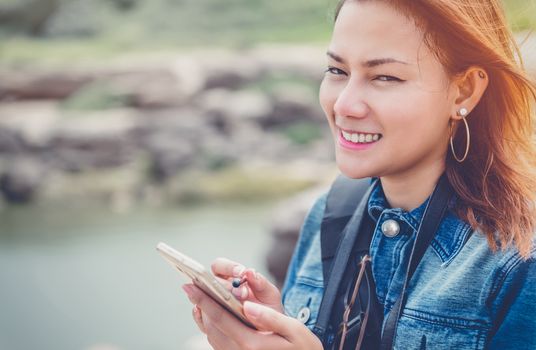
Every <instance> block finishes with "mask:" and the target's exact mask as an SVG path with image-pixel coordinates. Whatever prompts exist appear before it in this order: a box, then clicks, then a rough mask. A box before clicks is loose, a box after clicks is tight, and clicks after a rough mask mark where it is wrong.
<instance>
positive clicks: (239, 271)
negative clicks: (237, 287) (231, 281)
mask: <svg viewBox="0 0 536 350" xmlns="http://www.w3.org/2000/svg"><path fill="white" fill-rule="evenodd" d="M245 269H246V268H245V267H244V266H242V265H236V266H235V267H234V268H233V276H234V277H240V275H241V274H242V272H244V270H245Z"/></svg>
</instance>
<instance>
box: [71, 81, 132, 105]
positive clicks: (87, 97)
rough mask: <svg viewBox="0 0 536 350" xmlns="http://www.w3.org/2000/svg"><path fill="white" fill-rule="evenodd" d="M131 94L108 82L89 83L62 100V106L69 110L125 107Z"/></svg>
mask: <svg viewBox="0 0 536 350" xmlns="http://www.w3.org/2000/svg"><path fill="white" fill-rule="evenodd" d="M129 100H130V99H129V96H127V95H125V94H123V93H121V92H120V91H117V89H114V88H113V87H112V86H110V85H109V84H108V83H105V82H95V83H91V84H87V85H85V86H83V87H82V88H80V89H79V90H78V91H76V92H75V93H74V94H73V95H71V96H69V97H68V98H67V99H65V100H64V101H62V103H61V107H62V108H64V109H68V110H103V109H110V108H119V107H124V106H127V105H128V104H129V102H130V101H129Z"/></svg>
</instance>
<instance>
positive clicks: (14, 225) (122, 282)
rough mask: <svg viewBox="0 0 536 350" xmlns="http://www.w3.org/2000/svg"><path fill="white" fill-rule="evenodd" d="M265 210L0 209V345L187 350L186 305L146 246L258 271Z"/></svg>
mask: <svg viewBox="0 0 536 350" xmlns="http://www.w3.org/2000/svg"><path fill="white" fill-rule="evenodd" d="M272 208H273V205H272V204H269V203H268V204H259V205H225V206H223V205H220V206H218V205H210V206H204V207H199V208H186V209H184V208H172V209H170V208H168V209H154V208H153V209H136V210H134V211H132V212H129V213H127V214H114V213H111V212H108V211H107V210H105V209H103V208H98V207H95V206H90V207H84V206H83V205H74V206H69V207H66V208H61V209H59V208H57V207H40V208H37V207H33V208H32V207H30V208H22V207H21V208H8V209H4V210H3V211H0V283H1V287H0V349H1V350H33V349H39V350H46V349H51V350H63V349H65V350H74V349H81V350H89V349H92V350H93V349H151V350H152V349H155V350H156V349H188V348H189V347H188V346H187V345H186V343H187V342H188V339H191V338H192V337H193V336H195V335H196V334H198V331H197V328H196V326H195V324H194V323H193V321H192V319H191V305H190V303H189V301H188V300H187V298H186V296H185V295H184V293H183V292H182V290H181V289H180V286H181V284H182V282H183V280H182V278H181V276H180V275H179V274H178V273H177V272H175V271H174V270H173V269H172V268H171V267H170V266H169V265H168V264H167V263H166V262H165V261H164V260H163V259H162V258H161V257H160V255H159V254H157V253H156V251H155V245H156V244H157V243H158V242H159V241H163V242H166V243H168V244H170V245H171V246H173V247H175V248H177V249H179V250H182V251H183V252H184V253H186V254H188V255H190V256H192V257H194V258H196V259H197V260H199V261H200V262H201V263H203V264H205V265H206V266H208V264H209V263H210V262H211V261H212V260H213V259H214V258H215V257H218V256H226V257H229V258H231V259H234V260H237V261H240V262H243V263H244V264H246V265H247V266H253V267H256V268H257V269H258V270H259V271H261V272H265V271H264V256H265V250H266V249H267V247H268V242H269V235H268V223H269V219H270V214H271V210H272Z"/></svg>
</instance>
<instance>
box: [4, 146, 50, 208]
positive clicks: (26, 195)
mask: <svg viewBox="0 0 536 350" xmlns="http://www.w3.org/2000/svg"><path fill="white" fill-rule="evenodd" d="M45 173H46V168H45V167H44V165H43V164H42V163H40V162H39V161H37V160H35V159H33V158H31V157H28V156H25V157H24V158H16V159H10V160H9V162H7V167H6V168H5V169H4V170H2V172H1V174H0V192H1V193H2V195H3V196H4V198H5V200H6V201H7V202H8V203H27V202H29V201H31V200H32V199H33V198H34V197H35V196H36V194H37V191H38V190H39V188H40V187H41V185H42V183H43V182H44V181H45V179H44V175H45Z"/></svg>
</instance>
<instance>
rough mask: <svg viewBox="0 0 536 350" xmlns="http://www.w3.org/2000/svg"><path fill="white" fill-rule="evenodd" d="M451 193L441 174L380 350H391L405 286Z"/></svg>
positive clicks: (388, 317) (443, 212)
mask: <svg viewBox="0 0 536 350" xmlns="http://www.w3.org/2000/svg"><path fill="white" fill-rule="evenodd" d="M452 195H453V190H452V187H451V186H450V183H449V181H448V178H447V175H446V174H443V175H442V176H441V177H440V178H439V182H438V184H437V186H436V188H435V190H434V192H433V193H432V196H431V198H430V200H429V201H428V205H427V206H426V209H425V210H424V214H423V219H422V221H421V224H420V225H419V229H418V230H417V235H416V236H415V242H414V244H413V249H412V250H411V255H410V258H409V264H408V267H407V271H406V278H405V280H404V284H403V286H402V291H401V293H400V296H399V297H398V299H397V300H396V302H395V304H394V306H393V308H392V309H391V311H390V312H389V314H388V315H387V319H386V320H385V326H384V330H383V334H382V341H381V350H391V349H392V348H393V346H394V344H395V343H394V341H395V336H396V327H397V325H398V320H399V318H400V314H401V312H402V308H403V306H404V303H405V301H406V288H407V286H408V284H409V281H410V280H411V277H412V276H413V273H414V272H415V270H416V269H417V266H418V265H419V263H420V261H421V259H422V257H423V256H424V253H425V252H426V250H427V248H428V246H429V245H430V243H432V240H433V239H434V237H435V233H436V231H437V230H438V228H439V224H440V223H441V219H442V218H443V215H444V214H445V211H446V210H447V206H448V202H449V200H450V198H451V196H452Z"/></svg>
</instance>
